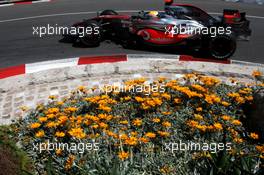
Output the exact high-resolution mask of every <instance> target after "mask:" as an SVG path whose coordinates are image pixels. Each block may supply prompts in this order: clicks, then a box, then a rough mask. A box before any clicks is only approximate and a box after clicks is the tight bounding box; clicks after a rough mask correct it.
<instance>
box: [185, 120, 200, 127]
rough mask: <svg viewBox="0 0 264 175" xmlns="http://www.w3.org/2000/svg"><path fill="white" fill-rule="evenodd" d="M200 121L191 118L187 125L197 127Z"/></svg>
mask: <svg viewBox="0 0 264 175" xmlns="http://www.w3.org/2000/svg"><path fill="white" fill-rule="evenodd" d="M198 124H199V123H198V122H197V121H194V120H189V121H188V122H187V125H188V126H190V127H193V128H194V127H196V126H197V125H198Z"/></svg>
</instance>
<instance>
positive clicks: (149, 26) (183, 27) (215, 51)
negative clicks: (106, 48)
mask: <svg viewBox="0 0 264 175" xmlns="http://www.w3.org/2000/svg"><path fill="white" fill-rule="evenodd" d="M171 2H172V1H166V4H165V12H159V11H147V12H145V11H141V12H138V13H137V14H135V15H120V14H118V13H117V12H115V11H113V10H105V11H103V12H101V13H100V14H98V15H97V16H96V17H94V18H92V19H88V20H84V21H82V22H78V23H76V24H74V25H73V26H72V27H75V28H81V27H82V28H89V31H94V32H90V33H85V34H84V35H83V36H80V35H79V34H78V33H74V34H64V35H63V36H64V39H63V40H70V41H72V42H74V43H81V44H83V45H85V46H87V47H97V46H99V45H100V43H101V42H102V41H103V40H111V41H114V42H116V43H118V44H121V45H122V46H123V47H124V48H137V47H140V48H141V47H142V46H148V47H152V48H153V47H159V48H169V49H170V50H174V49H175V50H177V49H178V48H184V49H186V50H189V51H190V52H197V53H201V54H205V53H206V55H208V56H209V57H213V58H216V59H227V58H229V57H231V56H232V55H233V54H234V52H235V50H236V39H237V38H238V37H240V36H244V37H247V36H249V35H250V34H251V31H250V29H249V28H248V26H249V21H247V20H246V19H245V14H243V13H239V12H238V11H236V10H224V16H223V18H222V19H216V18H213V17H212V16H210V15H209V14H207V13H206V12H204V11H203V10H201V9H199V8H197V7H194V6H191V5H184V4H180V5H179V4H178V5H177V4H172V3H171ZM240 23H241V25H243V26H245V29H244V28H241V27H239V26H238V24H240ZM219 29H220V30H219ZM238 29H239V30H238Z"/></svg>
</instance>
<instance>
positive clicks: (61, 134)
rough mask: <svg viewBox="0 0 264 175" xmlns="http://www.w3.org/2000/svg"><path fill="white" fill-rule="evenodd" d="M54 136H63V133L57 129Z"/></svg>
mask: <svg viewBox="0 0 264 175" xmlns="http://www.w3.org/2000/svg"><path fill="white" fill-rule="evenodd" d="M55 136H56V137H64V136H65V133H64V132H58V131H57V132H56V133H55Z"/></svg>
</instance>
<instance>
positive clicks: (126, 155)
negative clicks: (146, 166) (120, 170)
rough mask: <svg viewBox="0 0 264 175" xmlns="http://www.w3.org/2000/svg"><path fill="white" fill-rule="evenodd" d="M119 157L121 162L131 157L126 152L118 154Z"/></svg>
mask: <svg viewBox="0 0 264 175" xmlns="http://www.w3.org/2000/svg"><path fill="white" fill-rule="evenodd" d="M118 157H119V159H121V160H126V159H128V157H129V153H128V152H125V151H121V152H119V153H118Z"/></svg>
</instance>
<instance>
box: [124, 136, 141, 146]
mask: <svg viewBox="0 0 264 175" xmlns="http://www.w3.org/2000/svg"><path fill="white" fill-rule="evenodd" d="M137 143H138V141H137V138H136V137H129V138H127V139H126V140H125V144H127V145H130V146H135V145H137Z"/></svg>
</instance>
